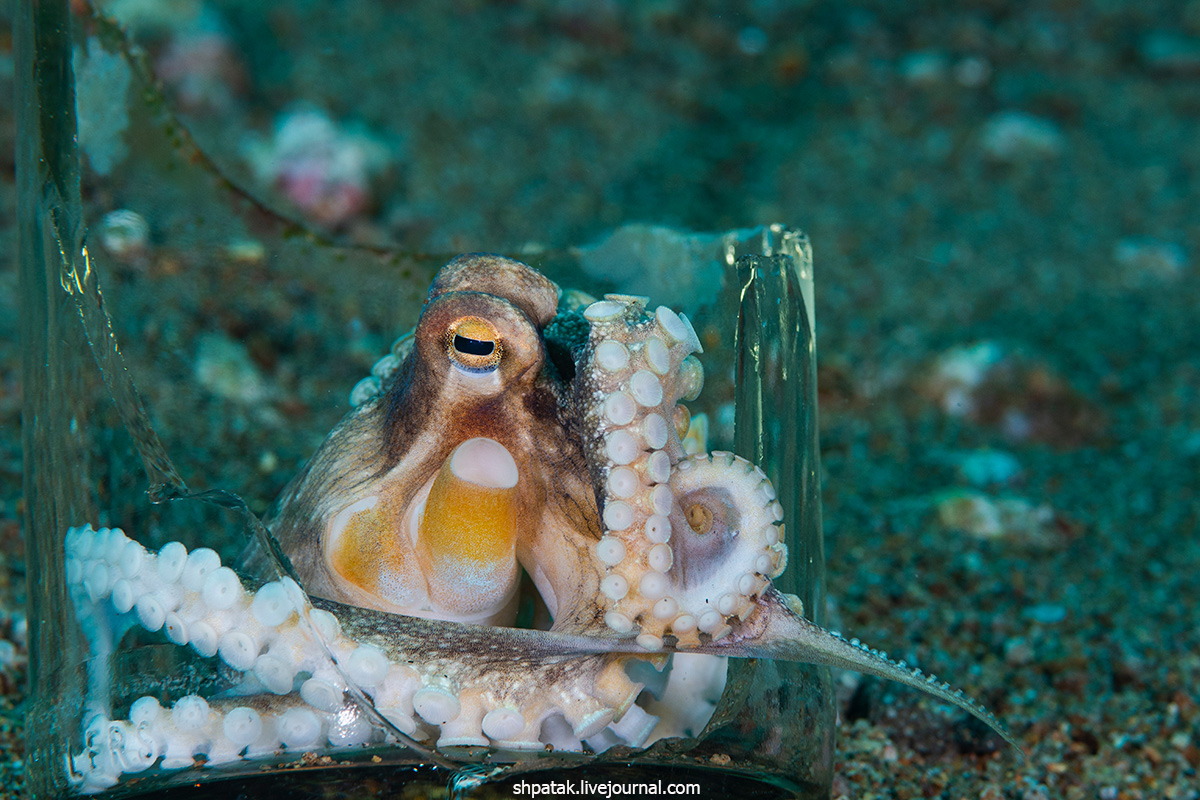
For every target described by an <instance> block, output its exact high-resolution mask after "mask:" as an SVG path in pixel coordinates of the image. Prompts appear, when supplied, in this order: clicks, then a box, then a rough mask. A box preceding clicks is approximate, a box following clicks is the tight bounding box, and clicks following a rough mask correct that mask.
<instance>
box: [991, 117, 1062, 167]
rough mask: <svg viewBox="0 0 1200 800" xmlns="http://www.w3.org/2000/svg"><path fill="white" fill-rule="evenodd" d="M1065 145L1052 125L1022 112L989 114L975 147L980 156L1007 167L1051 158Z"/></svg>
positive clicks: (1059, 131) (1059, 132) (1057, 129)
mask: <svg viewBox="0 0 1200 800" xmlns="http://www.w3.org/2000/svg"><path fill="white" fill-rule="evenodd" d="M1065 144H1066V141H1065V138H1064V136H1063V134H1062V131H1061V130H1060V129H1059V127H1058V126H1057V125H1056V124H1054V123H1053V122H1051V121H1050V120H1048V119H1044V118H1042V117H1035V116H1034V115H1033V114H1028V113H1026V112H1024V111H1001V112H999V113H997V114H993V115H992V116H991V117H989V118H988V120H987V122H985V123H984V124H983V129H982V130H981V131H980V134H979V145H980V147H982V148H983V152H984V154H985V155H987V156H988V158H991V159H993V160H995V161H1000V162H1004V163H1008V164H1017V163H1021V162H1028V161H1041V160H1043V159H1047V158H1054V157H1056V156H1058V155H1059V154H1060V153H1061V152H1062V150H1063V147H1064V146H1065Z"/></svg>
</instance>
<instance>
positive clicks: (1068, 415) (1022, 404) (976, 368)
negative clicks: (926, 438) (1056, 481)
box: [918, 341, 1107, 447]
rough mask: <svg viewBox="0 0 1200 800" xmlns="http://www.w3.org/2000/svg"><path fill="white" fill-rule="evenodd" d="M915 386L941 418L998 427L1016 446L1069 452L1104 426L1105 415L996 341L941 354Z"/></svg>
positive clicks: (1045, 369) (1053, 374)
mask: <svg viewBox="0 0 1200 800" xmlns="http://www.w3.org/2000/svg"><path fill="white" fill-rule="evenodd" d="M918 384H919V386H918V391H919V392H920V393H921V394H923V395H924V396H926V397H928V398H929V399H930V400H932V401H933V402H935V403H937V405H938V406H939V407H940V408H941V409H942V410H943V411H944V412H945V413H947V414H949V415H950V416H952V417H962V418H965V419H968V420H970V421H972V422H975V423H978V424H981V425H988V426H991V427H995V428H998V429H999V430H1000V431H1001V433H1003V434H1004V436H1005V437H1006V438H1007V439H1009V440H1010V441H1014V442H1027V441H1037V442H1045V443H1047V444H1053V445H1057V446H1060V447H1073V446H1078V445H1080V444H1082V443H1083V442H1086V441H1090V440H1092V439H1094V438H1095V437H1096V436H1098V435H1099V434H1100V433H1101V432H1102V431H1103V430H1104V429H1105V428H1106V425H1107V420H1106V417H1105V415H1104V413H1103V412H1102V411H1101V410H1100V409H1099V408H1098V407H1097V406H1096V405H1095V404H1094V403H1092V402H1091V401H1090V400H1089V399H1088V398H1086V397H1084V396H1083V395H1082V394H1081V393H1079V392H1078V391H1077V390H1076V389H1075V388H1074V387H1073V386H1071V384H1069V383H1068V382H1067V380H1066V379H1065V378H1063V377H1062V376H1061V375H1059V373H1058V372H1057V371H1055V370H1054V369H1053V368H1051V367H1050V366H1049V365H1048V364H1045V363H1043V362H1042V361H1040V360H1037V359H1035V358H1030V357H1028V356H1024V355H1021V354H1018V353H1015V352H1012V351H1011V350H1010V349H1009V348H1007V347H1005V346H1004V345H1002V344H1000V343H999V342H995V341H983V342H977V343H975V344H971V345H963V346H959V347H953V348H951V349H949V350H947V351H945V352H943V353H942V354H941V355H940V356H938V357H937V358H936V359H935V360H934V363H933V365H932V367H931V368H930V369H929V370H928V372H927V373H926V374H925V375H924V376H923V377H921V378H919V379H918Z"/></svg>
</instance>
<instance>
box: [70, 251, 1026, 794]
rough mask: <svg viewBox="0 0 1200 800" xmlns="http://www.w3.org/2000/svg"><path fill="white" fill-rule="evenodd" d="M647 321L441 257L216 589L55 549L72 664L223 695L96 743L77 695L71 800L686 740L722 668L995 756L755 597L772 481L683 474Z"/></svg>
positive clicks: (172, 566) (726, 467) (162, 562)
mask: <svg viewBox="0 0 1200 800" xmlns="http://www.w3.org/2000/svg"><path fill="white" fill-rule="evenodd" d="M648 302H649V301H648V299H647V298H644V297H634V296H627V295H615V294H612V295H606V296H605V297H604V298H603V299H600V300H593V299H591V298H586V299H581V297H580V295H578V294H569V293H564V292H562V291H560V289H559V287H558V286H556V285H555V284H554V283H553V282H552V281H550V280H549V279H547V278H546V277H544V276H542V275H541V274H539V273H538V272H536V271H535V270H533V269H532V268H530V267H528V266H526V265H525V264H522V263H520V262H518V261H514V260H511V259H508V258H504V257H500V256H495V255H484V254H471V255H465V256H460V257H458V258H456V259H454V260H452V261H451V262H450V263H449V264H447V265H446V266H445V267H443V268H442V269H441V271H440V272H439V273H438V274H437V276H436V277H435V279H434V281H433V285H432V287H431V288H430V290H429V295H428V299H427V301H426V303H425V306H424V309H423V311H422V313H421V316H420V319H419V322H418V324H417V326H416V328H415V330H414V331H413V333H412V334H411V335H409V336H406V337H404V338H402V339H401V340H399V341H398V343H397V345H396V346H395V347H394V348H393V352H392V353H390V354H389V355H388V356H386V357H385V358H384V359H382V360H381V361H380V362H379V363H378V364H377V365H376V368H375V370H373V374H372V377H370V378H367V379H366V380H364V381H363V382H362V383H360V384H359V386H358V387H356V388H355V391H354V393H353V395H352V402H353V403H354V408H353V410H352V411H351V412H350V413H349V414H348V415H347V416H346V417H345V418H344V419H343V421H342V422H341V423H340V424H338V426H337V427H336V428H335V429H334V430H333V431H332V432H331V433H330V434H329V436H328V438H327V439H326V440H325V442H324V443H323V444H322V445H321V446H320V448H319V449H318V450H317V451H316V453H315V454H314V455H313V457H312V458H311V459H310V460H309V461H308V463H307V465H306V466H305V468H304V469H303V470H302V472H301V473H300V474H299V475H298V476H297V477H296V478H295V479H294V480H293V481H292V483H291V484H290V485H289V486H288V488H287V489H286V490H285V491H284V493H283V495H282V496H281V497H280V499H279V500H278V502H277V503H276V505H275V507H274V510H273V511H272V513H271V515H270V516H269V517H268V518H267V519H266V521H265V522H266V527H267V529H268V530H269V532H270V537H269V538H268V539H267V540H266V545H265V546H264V544H263V543H262V542H261V541H260V542H258V543H257V544H256V545H252V546H251V547H250V548H249V549H248V551H247V553H246V555H245V556H244V558H243V560H242V562H241V564H240V565H239V568H238V570H236V571H235V570H234V569H232V568H230V567H229V566H223V565H222V564H221V560H220V558H219V557H218V556H217V554H216V553H215V552H214V551H213V550H211V549H208V548H204V547H201V548H196V549H193V550H191V551H189V550H188V549H187V548H186V547H185V546H184V545H183V544H181V543H179V542H172V543H169V544H167V545H165V546H163V547H162V548H161V549H160V550H158V551H157V552H151V551H149V550H147V549H146V548H145V547H143V546H142V545H141V544H140V543H138V542H137V541H134V540H132V539H130V538H129V537H127V536H126V535H125V534H124V532H123V531H121V530H119V529H106V528H102V529H99V530H94V529H93V528H91V527H90V526H83V527H78V528H72V529H71V530H70V531H69V532H68V534H67V536H66V543H65V546H66V557H67V572H68V582H69V585H70V586H71V587H72V588H71V591H72V597H73V599H74V602H75V605H76V610H77V614H78V616H79V617H80V619H81V621H83V622H85V623H86V624H85V628H86V629H87V630H88V636H89V637H90V643H91V646H92V648H93V652H94V653H98V654H104V653H106V652H111V651H112V650H113V649H114V648H115V647H116V646H117V642H118V641H119V637H120V636H121V635H122V634H123V633H124V632H125V631H127V630H129V629H131V628H141V629H144V630H145V631H149V632H152V633H153V632H159V633H160V634H161V635H162V636H165V638H166V639H167V640H168V641H169V642H171V643H173V644H175V645H178V646H180V647H189V648H191V650H193V651H194V652H195V654H196V655H198V656H199V657H201V658H207V659H218V660H219V663H220V665H221V668H222V669H223V670H225V672H226V673H228V674H232V675H233V676H234V685H235V688H234V689H232V690H229V691H226V692H223V693H221V694H220V695H218V696H210V697H208V698H207V699H206V698H204V697H201V696H200V695H198V694H189V695H186V696H183V697H179V698H176V699H174V700H173V701H172V702H171V703H170V705H169V707H168V706H164V705H163V704H162V702H160V699H159V697H160V696H152V695H147V696H144V697H141V698H139V699H137V700H135V701H134V702H133V703H132V705H131V706H130V707H129V710H128V714H127V715H126V714H114V713H113V703H112V701H111V699H110V698H109V697H108V692H107V689H106V684H105V678H106V676H105V675H104V674H103V671H102V670H100V671H98V672H97V674H96V675H94V676H92V687H91V690H90V692H89V698H88V709H87V716H86V718H85V724H84V730H83V735H82V739H83V748H82V750H81V751H80V752H78V753H77V754H76V755H75V756H73V757H72V759H71V764H70V771H71V774H72V776H73V779H74V780H75V781H76V783H77V785H78V786H79V788H80V790H81V791H84V792H95V791H101V790H103V789H105V788H108V787H109V786H112V785H114V784H115V783H117V782H118V781H119V780H120V779H121V777H122V776H123V775H128V774H132V773H138V772H142V771H144V770H147V769H150V768H152V767H155V766H157V767H159V768H161V769H162V770H172V769H179V768H182V767H191V766H193V765H195V764H196V763H204V764H208V765H219V764H223V763H228V762H232V761H238V760H242V759H250V758H255V757H260V756H269V755H271V754H278V753H280V752H285V753H286V752H288V751H298V752H306V751H308V750H321V749H328V748H339V747H361V746H366V745H378V744H381V743H383V742H386V741H391V742H395V743H397V744H399V745H404V746H408V747H411V748H416V749H417V750H418V751H419V752H422V753H425V754H426V755H428V756H429V757H430V758H432V759H434V760H435V761H436V762H437V763H446V762H449V763H453V762H454V761H456V760H457V758H458V756H459V755H461V754H463V753H466V752H473V753H476V754H478V752H481V751H482V752H487V753H490V754H492V755H496V754H503V753H506V752H507V753H511V752H514V751H540V750H544V749H545V748H547V746H550V747H553V748H556V749H560V750H568V751H585V752H591V751H601V750H604V749H606V748H607V747H611V746H613V745H615V744H621V745H625V746H627V747H632V748H638V747H644V746H646V745H648V744H649V743H651V742H653V741H656V740H658V739H662V738H669V737H683V736H698V735H700V734H701V732H702V730H703V729H704V726H705V724H706V723H707V721H708V718H709V716H711V713H712V709H713V702H712V700H711V697H712V696H713V695H714V694H715V695H717V696H719V695H720V693H721V690H722V688H723V686H724V681H725V671H724V670H725V664H726V659H728V658H729V657H735V658H745V657H756V658H773V659H783V660H792V661H801V662H807V663H814V664H823V665H828V666H832V667H836V668H843V669H849V670H854V671H858V672H862V673H865V674H870V675H875V676H879V677H882V678H886V679H889V680H893V681H897V682H900V683H903V684H906V685H909V686H914V687H916V688H918V689H921V690H923V691H925V692H928V693H930V694H931V695H933V696H934V697H936V698H938V699H940V700H942V701H944V702H947V703H950V704H953V705H955V706H958V707H959V708H961V709H964V710H965V711H967V712H968V713H970V714H972V715H974V716H975V717H977V718H979V719H980V720H982V721H983V722H984V723H986V724H987V725H989V726H990V727H991V728H993V729H994V730H995V731H996V732H997V733H999V735H1000V736H1001V737H1003V738H1004V739H1005V740H1007V741H1008V742H1010V743H1011V744H1013V745H1014V746H1017V744H1016V740H1015V739H1014V738H1013V737H1012V736H1011V735H1010V734H1009V733H1008V732H1007V731H1006V730H1005V729H1004V728H1003V727H1002V726H1001V725H1000V723H999V722H998V721H997V720H996V719H995V718H994V717H993V716H992V715H991V714H990V713H989V712H987V711H986V710H984V709H983V708H982V707H980V706H979V705H978V704H976V703H975V702H974V701H973V700H971V699H969V698H968V697H966V696H965V695H964V694H962V693H961V692H959V691H957V690H954V689H952V688H951V687H950V686H949V685H948V684H945V683H942V682H940V681H938V680H937V679H936V678H934V677H933V676H930V675H925V674H923V673H922V672H921V671H920V670H916V669H912V668H909V667H908V666H907V665H905V664H904V662H899V663H896V662H892V661H890V660H889V659H888V658H887V656H886V654H884V653H881V652H879V651H876V650H873V649H870V648H868V647H866V646H864V645H862V644H860V643H859V642H858V641H857V640H847V639H845V638H843V637H842V636H841V635H839V634H837V633H833V632H830V631H827V630H825V629H823V628H820V627H818V626H817V625H815V624H814V623H812V622H810V621H809V620H808V619H806V617H805V616H804V609H803V607H802V604H801V602H800V600H799V599H798V598H796V597H794V596H791V595H787V594H784V593H782V592H780V591H779V590H777V589H776V588H775V587H774V585H773V580H774V579H775V578H777V577H778V576H779V575H780V574H781V573H782V572H783V570H784V569H785V568H786V566H787V547H786V545H785V543H784V541H783V519H782V517H783V511H782V508H781V507H780V504H779V502H778V501H777V500H776V496H775V491H774V489H773V487H772V484H771V481H770V480H769V479H768V478H767V476H766V475H765V474H764V472H763V471H762V470H761V469H759V468H758V467H756V466H754V465H753V464H751V463H749V462H748V461H746V460H745V459H743V458H740V457H738V456H736V455H734V454H732V453H728V452H721V451H715V452H700V453H689V452H688V448H686V447H685V441H686V440H687V439H688V438H689V430H690V429H691V428H692V425H691V418H690V414H689V412H688V409H687V407H686V405H684V403H686V402H690V401H692V400H695V399H696V398H697V396H698V395H699V394H700V392H701V389H702V387H703V383H704V371H703V368H702V366H701V364H700V362H699V360H698V359H697V355H699V354H700V353H701V345H700V342H699V340H698V337H697V335H696V332H695V330H694V329H693V326H692V325H691V323H690V322H689V320H688V319H687V317H686V316H684V315H682V314H679V313H676V312H675V311H672V310H671V309H670V308H668V307H666V306H658V307H657V308H655V309H654V310H653V311H651V310H650V309H649V305H648ZM273 568H274V569H275V571H274V573H272V569H273ZM264 574H266V575H268V576H269V575H271V574H274V576H275V577H274V579H271V580H260V579H255V578H254V577H252V576H255V575H264ZM94 661H95V662H97V663H98V662H100V661H103V659H94ZM668 663H670V666H671V668H670V669H669V670H664V667H665V666H666V665H667V664H668ZM639 664H641V665H643V666H644V665H647V664H648V665H649V666H650V669H639V668H638V666H637V665H639ZM97 669H99V668H97ZM656 671H658V672H660V673H664V674H665V677H657V678H656V677H654V673H655V672H656ZM645 676H649V677H648V678H647V677H645ZM635 677H637V678H639V680H635V679H634V678H635ZM647 681H650V682H653V681H657V682H658V684H659V685H658V686H657V688H656V691H655V696H653V697H648V698H647V697H644V696H643V697H642V699H641V701H639V697H640V696H642V694H643V689H644V688H645V684H646V682H647ZM1018 749H1019V748H1018Z"/></svg>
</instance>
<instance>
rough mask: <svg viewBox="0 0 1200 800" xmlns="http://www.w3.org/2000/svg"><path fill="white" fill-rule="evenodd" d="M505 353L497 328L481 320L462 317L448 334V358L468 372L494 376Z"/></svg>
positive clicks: (451, 327)
mask: <svg viewBox="0 0 1200 800" xmlns="http://www.w3.org/2000/svg"><path fill="white" fill-rule="evenodd" d="M503 352H504V348H503V347H502V346H501V344H500V332H499V331H497V330H496V326H495V325H492V323H490V322H488V321H487V320H484V319H480V318H479V317H463V318H462V319H459V320H457V321H455V322H454V324H453V325H451V326H450V328H449V330H447V331H446V354H447V355H448V356H450V360H451V361H453V362H454V363H455V364H457V365H458V366H460V367H462V368H463V369H465V370H466V371H467V372H491V371H492V370H494V369H495V368H496V366H497V365H498V364H499V363H500V356H501V355H502V354H503Z"/></svg>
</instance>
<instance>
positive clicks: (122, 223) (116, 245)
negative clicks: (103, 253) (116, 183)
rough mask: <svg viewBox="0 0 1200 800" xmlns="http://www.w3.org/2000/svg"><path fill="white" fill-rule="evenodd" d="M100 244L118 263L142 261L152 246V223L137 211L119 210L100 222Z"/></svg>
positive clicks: (108, 214)
mask: <svg viewBox="0 0 1200 800" xmlns="http://www.w3.org/2000/svg"><path fill="white" fill-rule="evenodd" d="M99 232H100V243H101V244H103V245H104V249H105V250H107V251H108V252H109V253H111V254H112V255H113V257H114V258H116V259H117V260H118V261H122V262H124V263H126V264H130V263H134V262H138V261H142V260H143V259H145V257H146V252H147V249H148V247H149V244H150V223H148V222H146V218H145V217H143V216H142V215H141V214H139V213H137V212H136V211H130V210H129V209H127V208H119V209H117V210H116V211H110V212H108V213H107V214H105V215H104V219H102V220H100V225H99Z"/></svg>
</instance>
